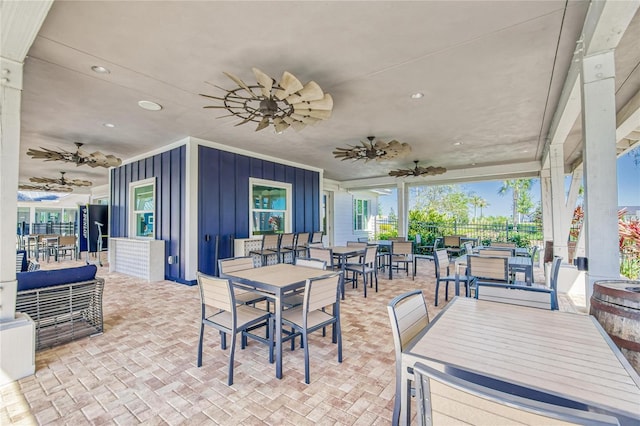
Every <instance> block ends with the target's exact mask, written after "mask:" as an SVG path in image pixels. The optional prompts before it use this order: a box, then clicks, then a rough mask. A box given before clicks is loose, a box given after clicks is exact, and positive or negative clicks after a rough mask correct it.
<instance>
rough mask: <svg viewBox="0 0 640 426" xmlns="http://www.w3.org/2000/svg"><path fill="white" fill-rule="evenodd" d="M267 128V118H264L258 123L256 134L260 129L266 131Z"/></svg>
mask: <svg viewBox="0 0 640 426" xmlns="http://www.w3.org/2000/svg"><path fill="white" fill-rule="evenodd" d="M267 127H269V117H264V118H263V119H262V120H260V123H258V127H256V132H257V131H259V130H262V129H266V128H267Z"/></svg>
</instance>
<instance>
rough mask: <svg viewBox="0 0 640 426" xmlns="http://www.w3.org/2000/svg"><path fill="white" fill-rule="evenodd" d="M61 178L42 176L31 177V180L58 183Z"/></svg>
mask: <svg viewBox="0 0 640 426" xmlns="http://www.w3.org/2000/svg"><path fill="white" fill-rule="evenodd" d="M59 181H60V179H51V178H42V177H32V178H29V182H33V183H58V182H59Z"/></svg>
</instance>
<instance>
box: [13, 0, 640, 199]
mask: <svg viewBox="0 0 640 426" xmlns="http://www.w3.org/2000/svg"><path fill="white" fill-rule="evenodd" d="M587 9H588V2H585V1H569V2H565V1H564V0H562V1H559V0H549V1H530V2H526V1H466V2H465V1H428V2H416V1H413V2H399V1H386V2H385V1H380V2H364V1H356V2H349V1H339V2H338V1H332V2H324V1H323V2H311V1H300V2H286V1H285V2H269V1H258V2H236V1H228V2H226V1H207V2H204V1H200V2H184V1H179V2H178V1H175V2H171V1H162V2H134V1H105V2H101V1H90V2H89V1H87V2H84V1H77V2H73V1H55V2H54V3H53V6H52V7H51V10H50V11H49V14H48V16H47V18H46V20H45V22H44V24H43V26H42V28H41V30H40V32H39V34H38V36H37V38H36V40H35V42H34V44H33V46H32V48H31V49H30V51H29V53H28V58H27V59H26V60H25V67H24V91H23V100H22V135H21V138H22V139H21V148H20V151H21V156H20V182H27V181H28V179H29V177H32V176H38V177H53V178H57V177H59V171H61V170H64V171H67V172H68V173H67V177H68V178H70V179H77V178H81V179H89V180H92V181H93V182H94V185H100V184H105V183H106V182H107V179H108V173H107V171H106V169H102V168H97V169H91V168H89V167H86V166H84V167H78V168H76V167H75V166H73V165H69V164H68V163H66V164H65V163H60V162H46V163H45V162H43V161H41V160H34V159H32V158H30V157H29V156H27V155H26V151H27V149H28V148H39V147H44V148H50V149H59V148H62V149H66V150H69V151H73V150H74V149H75V147H74V145H73V142H76V141H77V142H84V143H85V144H86V150H87V151H89V152H92V151H95V150H98V151H101V152H103V153H106V154H115V155H116V156H118V157H121V158H122V159H123V160H126V159H128V158H132V157H135V156H138V155H141V154H143V153H145V152H148V151H152V150H156V149H159V148H161V147H163V146H165V145H168V144H171V143H173V142H175V141H178V140H180V139H183V138H185V137H187V136H193V137H197V138H202V139H205V140H209V141H212V142H216V143H219V144H224V145H228V146H232V147H235V148H240V149H244V150H249V151H252V152H255V153H256V154H262V155H269V156H272V157H277V158H282V159H284V160H287V161H292V162H297V163H301V164H306V165H310V166H314V167H319V168H322V169H324V170H325V177H326V178H330V179H335V180H339V181H345V180H354V179H367V178H373V177H380V176H385V175H387V173H388V172H389V170H391V169H394V168H399V167H402V168H404V167H411V166H413V164H412V162H413V160H420V165H422V166H430V165H431V166H443V167H446V168H447V169H449V170H455V169H473V168H480V167H486V166H492V165H506V164H513V163H527V162H532V161H540V160H541V158H542V154H543V151H544V148H545V143H546V142H545V141H546V139H547V137H548V132H549V127H550V123H551V120H552V117H553V114H554V112H555V110H556V103H557V102H558V99H559V97H560V94H561V90H562V87H563V84H564V80H565V77H566V75H567V70H568V68H569V66H570V64H571V60H572V56H573V52H574V50H575V48H576V40H578V38H579V37H580V32H581V30H582V26H583V22H584V18H585V15H586V13H587ZM639 39H640V18H638V16H637V15H636V17H635V19H634V21H633V22H632V23H631V25H630V27H629V29H628V30H627V33H625V36H624V38H623V40H622V42H621V43H620V46H619V49H617V50H616V66H617V68H616V72H617V76H618V78H617V80H616V86H617V96H618V97H619V99H618V104H619V105H618V108H620V107H621V106H622V105H624V104H625V103H626V102H627V101H628V100H629V99H630V98H631V97H632V96H633V95H635V94H636V93H637V92H638V89H639V88H640V70H639V66H638V64H639V63H640V49H639V48H638V44H637V40H639ZM94 65H101V66H104V67H106V68H108V69H109V70H110V71H111V72H110V74H106V75H104V74H96V73H94V72H93V71H91V67H92V66H94ZM252 67H258V68H260V69H261V70H263V71H264V72H266V73H267V74H269V75H270V76H272V77H274V78H276V80H279V79H280V75H281V74H282V72H283V71H289V72H291V73H292V74H294V75H295V76H296V77H298V78H299V79H300V80H301V81H302V83H306V82H308V81H310V80H314V81H316V82H317V83H318V84H319V85H320V87H322V89H323V90H324V91H325V92H327V93H330V94H331V95H332V96H333V99H334V109H333V114H332V117H331V118H330V119H329V120H327V121H324V122H321V123H318V124H317V125H315V126H313V127H307V128H305V129H303V130H302V131H300V132H296V131H294V130H293V129H288V130H286V131H285V132H284V133H283V134H280V135H278V134H275V133H274V132H273V129H272V127H270V128H268V129H265V130H262V131H260V132H255V131H254V129H255V126H256V124H255V123H249V124H245V125H241V126H237V127H235V126H234V124H236V123H237V122H239V120H238V119H236V118H220V119H218V118H216V117H218V116H221V115H223V114H224V110H213V109H203V106H205V105H212V104H215V102H214V101H211V100H207V99H205V98H203V97H201V96H199V94H200V93H205V94H210V95H216V96H220V95H223V94H224V92H223V91H221V90H220V89H217V88H215V87H214V85H218V86H221V87H224V88H227V89H231V88H233V87H234V86H235V85H234V84H233V82H232V81H231V80H230V79H228V78H227V77H226V76H225V75H224V74H223V71H226V72H231V73H233V74H235V75H237V76H238V77H240V78H242V79H243V80H244V81H245V82H247V83H248V84H255V78H254V76H253V73H252V72H251V68H252ZM415 92H422V93H424V95H425V96H424V98H422V99H420V100H414V99H411V97H410V95H411V94H412V93H415ZM140 100H150V101H154V102H157V103H159V104H161V105H162V106H163V109H162V110H161V111H158V112H150V111H146V110H143V109H141V108H139V107H138V105H137V102H138V101H140ZM104 123H113V124H115V126H116V127H115V128H113V129H109V128H106V127H104V126H103V124H104ZM577 124H578V125H579V120H578V123H577ZM368 135H375V136H377V137H379V138H381V139H383V140H385V141H389V140H391V139H397V140H399V141H401V142H407V143H409V144H410V145H411V146H412V147H413V152H412V153H411V154H410V156H408V157H406V158H404V159H401V160H395V161H387V162H369V163H366V164H365V163H362V162H357V163H351V162H341V161H339V160H336V159H334V158H333V155H332V151H333V150H334V149H335V148H336V147H344V146H348V145H353V144H357V143H358V141H360V140H364V139H365V138H366V136H368ZM571 138H573V142H572V143H573V148H571V147H570V148H569V149H567V150H566V151H567V154H566V155H567V164H571V163H572V162H573V161H575V157H576V156H579V153H578V151H579V150H577V149H576V148H575V147H576V146H577V145H578V144H579V141H580V136H579V127H576V128H575V129H574V131H573V132H572V137H571ZM571 138H570V139H571ZM456 142H460V143H461V144H460V145H454V143H456ZM568 144H571V142H568ZM571 156H573V157H574V158H570V157H571ZM471 174H472V173H471ZM77 191H82V189H78V190H77Z"/></svg>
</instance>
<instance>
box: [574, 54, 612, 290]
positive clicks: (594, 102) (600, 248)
mask: <svg viewBox="0 0 640 426" xmlns="http://www.w3.org/2000/svg"><path fill="white" fill-rule="evenodd" d="M582 134H583V141H584V150H583V161H584V171H585V173H584V181H585V191H584V200H585V231H586V254H587V258H588V259H589V271H588V273H587V280H586V292H585V296H586V299H587V302H588V301H589V298H590V297H591V294H592V293H593V283H594V282H595V281H597V280H602V279H612V278H614V279H615V278H619V277H620V271H619V269H618V268H619V258H620V254H619V251H618V189H617V183H618V182H617V175H616V160H617V158H616V104H615V63H614V55H613V50H611V51H607V52H604V53H600V54H596V55H591V56H585V57H584V58H583V63H582Z"/></svg>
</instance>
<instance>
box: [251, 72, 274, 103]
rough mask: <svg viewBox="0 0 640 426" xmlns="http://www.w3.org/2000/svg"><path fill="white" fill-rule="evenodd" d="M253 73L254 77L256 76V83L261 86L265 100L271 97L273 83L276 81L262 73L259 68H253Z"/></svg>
mask: <svg viewBox="0 0 640 426" xmlns="http://www.w3.org/2000/svg"><path fill="white" fill-rule="evenodd" d="M251 70H252V71H253V75H255V76H256V81H257V82H258V84H259V85H260V91H261V92H262V96H264V97H265V98H270V97H271V88H272V87H273V83H275V82H276V81H275V80H274V79H273V78H271V77H269V76H268V75H267V74H265V73H263V72H262V71H260V70H259V69H258V68H255V67H253V68H251Z"/></svg>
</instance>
